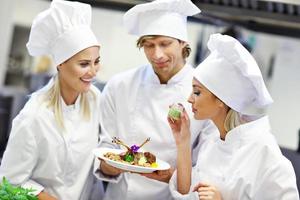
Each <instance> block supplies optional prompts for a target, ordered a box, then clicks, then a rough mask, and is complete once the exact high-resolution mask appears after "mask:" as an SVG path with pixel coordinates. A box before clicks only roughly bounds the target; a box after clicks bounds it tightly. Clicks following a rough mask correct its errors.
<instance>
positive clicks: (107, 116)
mask: <svg viewBox="0 0 300 200" xmlns="http://www.w3.org/2000/svg"><path fill="white" fill-rule="evenodd" d="M193 70H194V69H193V68H192V67H191V66H190V65H188V64H186V65H185V66H184V67H183V68H182V69H181V70H180V71H179V72H178V73H177V74H175V75H174V76H173V77H172V78H171V79H170V80H169V81H168V83H167V84H160V81H159V79H158V77H157V75H156V74H155V72H154V71H153V68H152V66H151V65H146V66H142V67H139V68H135V69H132V70H129V71H127V72H124V73H122V74H119V75H116V76H115V77H113V78H112V80H111V81H109V82H108V83H107V85H106V87H105V89H104V91H103V93H102V95H103V96H102V101H101V108H102V109H101V116H102V117H101V118H102V123H101V125H102V130H105V132H107V134H109V135H110V136H117V137H119V138H120V139H121V140H122V141H124V142H125V143H126V144H128V145H129V146H131V145H133V143H134V144H136V145H140V144H141V143H142V142H143V141H144V140H145V139H146V138H148V137H150V138H151V140H150V142H148V143H147V144H145V145H144V146H143V150H144V151H149V152H151V153H153V154H154V155H156V156H157V157H158V158H159V159H162V160H164V161H166V162H168V163H169V164H170V165H171V166H172V167H176V154H177V148H176V144H175V140H174V138H173V134H172V131H171V128H170V127H169V124H168V121H167V114H168V110H169V105H171V104H173V103H179V102H180V103H182V104H183V105H184V106H185V108H186V110H187V112H188V113H189V114H190V118H192V115H191V113H192V112H191V105H188V102H187V99H188V97H189V95H190V94H191V92H192V72H193ZM191 127H192V141H193V144H194V149H197V148H196V147H199V145H200V144H201V142H199V143H198V145H195V144H196V143H194V141H196V140H197V141H198V139H199V138H198V137H199V132H200V131H202V130H203V132H204V131H205V134H204V133H203V134H202V136H201V137H203V138H205V136H206V134H208V133H209V132H210V129H215V128H216V127H215V126H214V125H212V123H211V122H210V121H195V120H191ZM103 138H105V137H103ZM200 141H202V140H201V139H200ZM108 145H111V138H109V139H108V140H105V139H103V140H102V142H101V147H107V146H108ZM195 154H196V153H195ZM98 166H99V165H98ZM98 166H96V167H98ZM100 179H102V180H106V181H109V182H113V183H110V184H108V187H107V191H106V195H105V198H104V199H107V200H110V199H114V200H119V199H120V200H121V199H122V200H140V199H145V200H153V199H164V200H167V199H172V197H171V194H170V191H169V189H168V184H166V183H163V182H159V181H156V180H152V179H148V178H146V177H143V176H140V175H139V174H134V173H123V174H122V175H120V176H119V177H107V176H105V175H104V174H101V173H100Z"/></svg>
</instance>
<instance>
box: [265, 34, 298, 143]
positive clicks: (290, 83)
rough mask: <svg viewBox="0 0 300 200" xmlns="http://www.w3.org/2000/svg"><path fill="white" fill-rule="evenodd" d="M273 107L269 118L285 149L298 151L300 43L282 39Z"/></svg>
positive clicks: (273, 83)
mask: <svg viewBox="0 0 300 200" xmlns="http://www.w3.org/2000/svg"><path fill="white" fill-rule="evenodd" d="M270 91H271V95H272V97H273V99H274V104H273V105H272V106H271V107H270V109H269V115H270V120H271V125H272V128H273V132H274V135H275V136H276V138H277V140H278V142H279V144H280V145H282V146H286V147H289V148H292V149H296V148H297V146H298V130H299V129H300V40H296V39H291V38H282V40H281V41H280V46H279V49H278V51H277V53H276V59H275V65H274V74H273V78H272V80H271V84H270Z"/></svg>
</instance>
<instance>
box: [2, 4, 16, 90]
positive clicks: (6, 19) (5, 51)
mask: <svg viewBox="0 0 300 200" xmlns="http://www.w3.org/2000/svg"><path fill="white" fill-rule="evenodd" d="M13 8H14V6H13V1H11V0H2V1H1V6H0V26H1V31H0V44H1V45H0V87H1V85H2V84H4V78H5V74H6V65H7V62H8V55H9V46H10V44H11V38H12V28H13V26H12V19H13V12H12V10H13Z"/></svg>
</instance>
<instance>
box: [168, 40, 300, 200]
mask: <svg viewBox="0 0 300 200" xmlns="http://www.w3.org/2000/svg"><path fill="white" fill-rule="evenodd" d="M208 48H209V50H210V55H209V56H208V57H207V58H206V59H205V60H204V61H203V62H202V63H201V64H200V65H199V66H198V67H197V68H196V70H195V72H194V79H193V92H192V94H191V96H190V98H189V102H190V103H191V105H192V108H193V112H194V118H195V119H198V120H203V119H211V120H212V121H213V122H214V124H215V125H216V126H217V127H218V135H217V136H215V135H212V137H210V138H207V139H206V140H205V141H204V143H203V144H202V146H201V148H200V151H199V154H198V161H197V165H196V166H195V167H194V168H192V167H191V166H192V164H191V162H187V161H189V160H190V159H188V157H189V156H190V154H189V145H188V144H189V143H190V137H191V133H190V131H189V118H188V116H187V114H186V113H184V115H183V116H182V117H181V119H180V120H179V121H176V122H172V121H171V120H169V123H170V126H171V128H172V130H173V135H174V138H175V140H176V141H177V143H176V144H177V149H178V154H177V164H178V166H177V171H176V172H175V173H174V175H173V177H172V179H171V181H170V190H171V192H172V195H173V197H174V198H175V199H189V200H192V199H200V200H202V199H211V200H221V199H223V200H233V199H235V200H245V199H255V200H281V199H284V200H297V199H299V196H298V191H297V186H296V176H295V172H294V169H293V166H292V164H291V162H290V161H289V160H288V159H287V158H285V157H284V156H283V155H282V154H281V152H280V149H279V146H278V144H277V143H276V140H275V138H274V136H273V135H272V133H271V128H270V125H269V120H268V117H267V116H266V115H263V114H262V113H261V111H263V110H264V109H265V108H266V107H267V106H268V105H269V104H271V103H272V102H273V100H272V98H271V96H270V94H269V92H268V90H267V88H266V86H265V84H264V81H263V78H262V75H261V72H260V69H259V67H258V66H257V64H256V62H255V60H254V58H253V57H252V56H251V54H250V53H249V52H248V51H247V50H246V49H245V48H244V47H243V46H242V45H241V44H240V43H239V42H238V41H237V40H236V39H234V38H232V37H230V36H227V35H221V34H213V35H211V36H210V39H209V41H208ZM260 109H262V110H260Z"/></svg>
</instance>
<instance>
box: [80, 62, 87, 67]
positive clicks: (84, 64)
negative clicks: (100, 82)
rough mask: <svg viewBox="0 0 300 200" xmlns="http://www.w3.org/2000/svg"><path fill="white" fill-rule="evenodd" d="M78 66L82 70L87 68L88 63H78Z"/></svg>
mask: <svg viewBox="0 0 300 200" xmlns="http://www.w3.org/2000/svg"><path fill="white" fill-rule="evenodd" d="M80 66H81V67H82V68H86V67H88V66H89V63H88V62H84V63H80Z"/></svg>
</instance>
